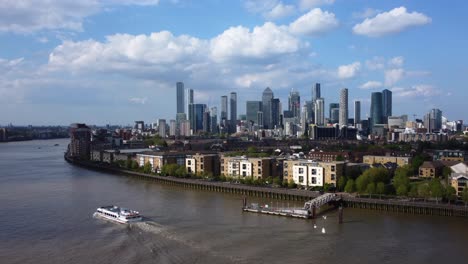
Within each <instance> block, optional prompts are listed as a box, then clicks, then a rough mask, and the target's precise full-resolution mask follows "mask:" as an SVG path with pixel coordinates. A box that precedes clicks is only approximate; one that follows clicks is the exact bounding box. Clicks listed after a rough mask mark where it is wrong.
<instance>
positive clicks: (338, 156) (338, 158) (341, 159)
mask: <svg viewBox="0 0 468 264" xmlns="http://www.w3.org/2000/svg"><path fill="white" fill-rule="evenodd" d="M344 160H345V159H344V157H343V155H341V154H339V155H337V156H336V161H344Z"/></svg>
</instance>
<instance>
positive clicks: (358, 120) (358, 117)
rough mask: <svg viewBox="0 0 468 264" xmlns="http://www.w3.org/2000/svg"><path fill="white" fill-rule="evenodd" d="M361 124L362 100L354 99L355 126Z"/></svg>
mask: <svg viewBox="0 0 468 264" xmlns="http://www.w3.org/2000/svg"><path fill="white" fill-rule="evenodd" d="M358 124H361V101H357V100H356V101H354V126H355V127H357V125H358Z"/></svg>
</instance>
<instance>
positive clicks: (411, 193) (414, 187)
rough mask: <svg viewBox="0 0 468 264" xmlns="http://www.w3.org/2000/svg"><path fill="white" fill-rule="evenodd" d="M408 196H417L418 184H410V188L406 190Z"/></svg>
mask: <svg viewBox="0 0 468 264" xmlns="http://www.w3.org/2000/svg"><path fill="white" fill-rule="evenodd" d="M408 196H409V197H413V198H415V197H418V185H416V184H412V185H411V187H410V190H409V192H408Z"/></svg>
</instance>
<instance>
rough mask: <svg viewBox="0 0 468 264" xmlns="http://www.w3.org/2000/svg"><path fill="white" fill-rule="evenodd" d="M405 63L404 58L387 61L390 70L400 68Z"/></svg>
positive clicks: (399, 57)
mask: <svg viewBox="0 0 468 264" xmlns="http://www.w3.org/2000/svg"><path fill="white" fill-rule="evenodd" d="M404 63H405V58H404V57H403V56H398V57H393V58H391V59H390V60H389V61H388V65H389V66H390V67H391V68H401V67H403V64H404Z"/></svg>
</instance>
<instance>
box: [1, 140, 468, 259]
mask: <svg viewBox="0 0 468 264" xmlns="http://www.w3.org/2000/svg"><path fill="white" fill-rule="evenodd" d="M67 143H68V140H63V139H60V140H46V141H29V142H15V143H6V144H0V263H440V262H446V263H447V261H450V262H458V263H466V260H467V259H468V250H467V246H468V220H467V219H462V218H450V217H429V216H414V215H403V214H393V213H383V212H376V211H365V210H356V209H345V218H344V219H345V223H344V224H342V225H339V224H338V220H337V213H336V212H330V213H328V214H327V219H323V218H319V219H317V220H302V219H292V218H285V217H277V216H267V215H257V214H252V213H242V212H241V210H240V207H241V200H242V197H240V196H235V195H228V194H222V193H212V192H204V191H196V190H189V189H183V188H179V187H170V186H165V185H160V184H158V183H154V182H149V181H144V180H136V179H132V178H130V177H124V176H115V175H111V174H106V173H100V172H95V171H90V170H87V169H84V168H79V167H75V166H72V165H69V164H67V163H66V162H65V161H64V160H63V152H64V151H65V148H66V145H67ZM54 144H59V146H54ZM254 201H255V202H259V203H264V204H266V203H268V204H273V205H274V206H276V204H277V203H279V205H282V206H293V204H292V203H289V204H288V203H287V202H277V201H271V200H257V201H256V200H252V199H251V200H250V202H254ZM109 204H116V205H120V206H125V207H129V208H131V209H135V210H138V211H140V212H141V213H142V214H143V215H145V216H146V217H148V218H149V220H148V221H147V222H145V223H138V224H133V225H131V226H125V225H121V224H114V223H111V222H107V221H105V220H102V219H96V218H93V217H92V214H93V212H94V211H95V209H96V208H97V207H99V206H101V205H109ZM296 205H297V206H299V205H300V204H296ZM314 224H315V225H316V226H317V228H316V229H314ZM322 227H324V228H325V230H326V233H325V234H322V232H321V228H322Z"/></svg>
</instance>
